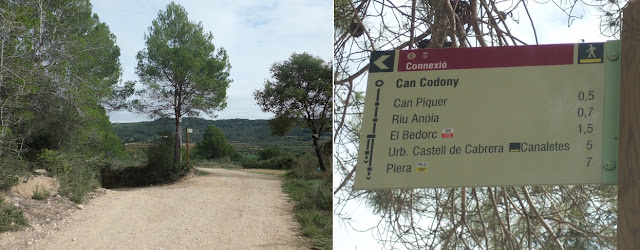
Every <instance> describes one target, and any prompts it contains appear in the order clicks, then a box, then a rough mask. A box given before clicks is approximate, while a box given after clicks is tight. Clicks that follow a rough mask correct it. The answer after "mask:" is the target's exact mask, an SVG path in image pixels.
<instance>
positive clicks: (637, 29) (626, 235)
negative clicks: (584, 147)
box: [618, 1, 640, 249]
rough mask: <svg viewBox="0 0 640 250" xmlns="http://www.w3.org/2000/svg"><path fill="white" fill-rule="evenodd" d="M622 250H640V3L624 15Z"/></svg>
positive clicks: (620, 177)
mask: <svg viewBox="0 0 640 250" xmlns="http://www.w3.org/2000/svg"><path fill="white" fill-rule="evenodd" d="M623 17H624V18H623V25H622V35H621V42H622V48H621V49H622V75H621V81H620V142H619V150H620V151H619V152H620V153H619V155H618V162H619V168H618V249H640V133H639V132H638V131H639V129H640V70H638V69H639V68H640V1H629V4H628V6H627V8H626V9H625V10H624V13H623Z"/></svg>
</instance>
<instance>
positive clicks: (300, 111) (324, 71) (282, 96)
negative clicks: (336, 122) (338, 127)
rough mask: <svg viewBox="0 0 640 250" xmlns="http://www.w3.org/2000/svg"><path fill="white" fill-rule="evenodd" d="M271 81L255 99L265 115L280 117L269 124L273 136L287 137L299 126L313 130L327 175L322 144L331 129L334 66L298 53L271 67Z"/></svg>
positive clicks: (317, 152)
mask: <svg viewBox="0 0 640 250" xmlns="http://www.w3.org/2000/svg"><path fill="white" fill-rule="evenodd" d="M271 77H273V80H266V83H265V85H264V89H262V90H257V91H255V92H254V94H253V95H254V97H255V99H256V101H257V102H258V105H260V107H262V111H264V112H272V113H275V114H276V117H275V118H274V119H273V120H271V121H269V125H270V126H271V129H272V133H273V134H274V135H279V136H284V134H285V133H286V132H288V131H289V130H291V129H292V128H293V127H295V125H302V126H306V127H308V128H309V129H311V132H312V135H311V137H312V139H313V149H314V150H315V152H316V155H317V157H318V162H319V164H320V169H321V170H322V171H326V166H325V163H324V158H323V157H322V148H321V147H319V146H318V140H319V139H320V136H322V134H323V133H324V132H326V131H328V130H329V129H330V128H331V117H332V112H333V109H332V106H333V104H332V100H333V93H332V69H331V65H330V64H329V63H325V62H324V61H323V60H322V59H321V58H319V57H315V56H312V55H310V54H307V53H302V54H296V53H294V54H293V55H291V57H290V58H289V60H286V61H284V62H278V63H274V64H273V65H272V66H271Z"/></svg>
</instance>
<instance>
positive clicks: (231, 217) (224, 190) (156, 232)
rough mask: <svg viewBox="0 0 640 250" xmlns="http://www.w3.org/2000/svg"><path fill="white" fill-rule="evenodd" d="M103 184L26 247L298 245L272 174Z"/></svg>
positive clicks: (301, 243)
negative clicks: (111, 187)
mask: <svg viewBox="0 0 640 250" xmlns="http://www.w3.org/2000/svg"><path fill="white" fill-rule="evenodd" d="M202 171H206V172H208V173H209V175H206V176H192V177H190V178H187V179H185V180H181V181H179V182H178V183H175V184H171V185H165V186H156V187H147V188H135V189H120V190H110V191H108V192H107V193H106V194H104V195H102V196H100V197H98V198H95V199H93V200H91V201H90V202H89V203H88V204H86V205H85V206H84V208H83V209H82V210H78V211H76V212H74V213H73V214H72V215H71V216H70V217H69V218H68V219H67V221H68V223H65V224H66V225H64V226H61V227H59V228H58V229H55V230H53V231H52V232H50V233H47V236H46V237H44V239H41V240H36V241H33V242H28V243H27V244H23V245H22V247H21V248H27V249H31V248H34V249H305V248H307V247H306V246H308V245H307V243H306V242H305V240H303V239H302V237H300V236H299V235H300V234H299V230H298V225H297V223H296V222H295V221H294V219H293V215H292V212H291V210H292V206H293V203H292V202H288V197H287V196H286V194H283V193H282V191H281V190H282V189H281V187H280V183H281V181H280V180H279V178H278V177H276V176H273V175H267V174H258V173H250V172H245V171H238V170H225V169H202Z"/></svg>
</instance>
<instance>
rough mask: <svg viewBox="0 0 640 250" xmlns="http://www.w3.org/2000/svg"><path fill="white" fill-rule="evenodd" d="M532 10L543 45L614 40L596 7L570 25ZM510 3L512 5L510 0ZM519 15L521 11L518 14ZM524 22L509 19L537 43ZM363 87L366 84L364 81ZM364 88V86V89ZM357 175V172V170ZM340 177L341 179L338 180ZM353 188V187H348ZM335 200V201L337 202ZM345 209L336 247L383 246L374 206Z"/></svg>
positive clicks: (337, 222)
mask: <svg viewBox="0 0 640 250" xmlns="http://www.w3.org/2000/svg"><path fill="white" fill-rule="evenodd" d="M545 2H546V1H545ZM529 3H530V5H529V11H530V12H531V15H532V18H533V22H534V24H535V27H536V30H537V34H538V41H539V44H559V43H579V42H583V41H584V42H604V41H607V40H614V38H610V37H605V36H602V35H601V34H600V19H599V15H600V14H599V13H598V12H596V11H595V10H593V9H586V10H585V9H582V8H580V7H578V8H576V9H575V12H574V13H573V14H574V15H576V16H581V17H582V18H581V19H576V20H574V21H573V22H572V23H571V26H570V27H569V26H568V17H567V15H566V14H564V13H563V12H562V11H561V10H560V9H559V8H558V7H556V6H554V5H553V4H552V3H550V2H547V3H548V4H534V2H532V1H529ZM506 4H509V2H508V1H507V2H506ZM514 14H515V15H516V16H517V15H518V13H514ZM519 17H520V22H519V24H518V23H515V22H513V21H509V23H508V25H509V28H511V31H512V33H513V34H514V35H515V36H516V37H518V38H520V39H522V40H524V41H525V42H527V43H528V44H530V45H535V37H534V36H533V33H532V30H531V23H530V22H529V21H528V18H527V17H526V16H524V12H523V13H520V14H519ZM361 87H365V86H364V84H362V85H361ZM362 91H364V89H362ZM356 174H357V173H356ZM336 178H338V180H336ZM341 180H342V179H341V177H339V176H334V187H335V186H337V183H340V181H341ZM345 188H350V187H345ZM334 202H335V201H334ZM341 212H349V213H347V214H346V215H345V217H347V218H349V219H347V220H344V219H340V218H338V217H337V216H335V215H334V218H333V230H334V232H333V244H334V249H336V250H338V249H351V250H352V249H382V248H383V246H382V245H380V244H379V243H378V242H376V240H375V238H374V234H376V233H377V230H370V231H368V229H370V228H372V227H375V226H376V225H377V224H378V222H379V221H380V217H379V216H377V215H374V214H373V212H372V210H371V208H370V207H368V206H367V205H366V202H365V201H364V200H363V199H359V198H358V199H354V200H352V201H349V202H348V205H347V206H346V207H345V208H344V210H342V211H341ZM384 247H385V249H404V247H403V246H402V245H401V244H396V245H393V246H384Z"/></svg>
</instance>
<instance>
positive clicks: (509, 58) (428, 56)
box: [397, 44, 575, 72]
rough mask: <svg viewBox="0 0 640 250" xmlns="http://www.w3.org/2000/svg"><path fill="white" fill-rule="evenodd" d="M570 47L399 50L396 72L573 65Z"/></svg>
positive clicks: (557, 45)
mask: <svg viewBox="0 0 640 250" xmlns="http://www.w3.org/2000/svg"><path fill="white" fill-rule="evenodd" d="M574 46H575V45H574V44H555V45H528V46H511V47H482V48H479V47H476V48H455V49H454V48H449V49H420V50H401V51H400V55H399V56H400V58H399V60H398V65H397V67H398V71H399V72H402V71H424V70H447V69H480V68H502V67H524V66H545V65H565V64H573V58H574V55H573V51H574Z"/></svg>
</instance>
